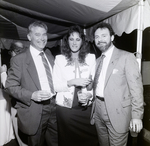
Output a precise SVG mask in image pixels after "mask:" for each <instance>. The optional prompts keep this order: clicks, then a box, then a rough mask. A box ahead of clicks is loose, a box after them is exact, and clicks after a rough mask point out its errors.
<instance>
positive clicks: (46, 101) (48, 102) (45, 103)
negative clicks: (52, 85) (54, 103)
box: [41, 95, 56, 105]
mask: <svg viewBox="0 0 150 146" xmlns="http://www.w3.org/2000/svg"><path fill="white" fill-rule="evenodd" d="M55 97H56V96H55V95H54V96H53V97H51V98H50V99H48V100H43V101H41V104H43V105H47V104H50V101H51V100H54V99H55Z"/></svg>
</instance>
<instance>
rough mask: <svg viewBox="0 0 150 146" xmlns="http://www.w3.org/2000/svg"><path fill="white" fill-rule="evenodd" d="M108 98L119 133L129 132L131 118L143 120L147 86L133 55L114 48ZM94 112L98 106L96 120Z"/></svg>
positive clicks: (107, 79) (106, 96)
mask: <svg viewBox="0 0 150 146" xmlns="http://www.w3.org/2000/svg"><path fill="white" fill-rule="evenodd" d="M98 60H99V58H98V59H97V62H99V61H98ZM97 65H98V64H97ZM97 65H96V68H97ZM94 96H95V91H94ZM104 98H105V103H106V109H107V112H108V116H109V118H110V121H111V123H112V125H113V127H114V129H115V130H116V131H117V132H118V133H124V132H126V131H128V130H129V123H130V120H131V118H133V119H142V117H143V112H144V108H143V85H142V80H141V74H140V72H139V67H138V63H137V61H136V58H135V56H134V54H133V53H129V52H127V51H123V50H119V49H117V48H114V51H113V54H112V57H111V59H110V63H109V65H108V69H107V73H106V79H105V87H104ZM94 102H95V101H94ZM94 108H95V103H94V104H93V109H92V116H93V111H94ZM91 123H92V124H93V123H94V117H92V120H91Z"/></svg>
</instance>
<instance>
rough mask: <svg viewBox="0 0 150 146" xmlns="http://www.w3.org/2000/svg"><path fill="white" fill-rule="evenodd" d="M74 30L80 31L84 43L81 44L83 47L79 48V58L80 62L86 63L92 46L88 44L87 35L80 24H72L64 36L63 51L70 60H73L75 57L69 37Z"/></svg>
mask: <svg viewBox="0 0 150 146" xmlns="http://www.w3.org/2000/svg"><path fill="white" fill-rule="evenodd" d="M74 32H78V33H79V36H80V38H81V39H82V44H81V48H80V50H79V55H78V60H79V63H84V62H85V57H86V55H87V54H88V53H89V52H90V48H89V46H88V42H86V41H85V35H84V32H83V29H82V28H81V27H80V26H78V25H75V26H71V27H70V28H69V30H68V33H67V34H66V35H65V36H64V37H63V40H62V46H61V53H62V54H63V55H64V56H65V57H66V58H67V60H68V62H71V61H72V59H73V58H72V51H71V49H70V47H69V43H68V38H69V37H70V35H71V34H72V33H74Z"/></svg>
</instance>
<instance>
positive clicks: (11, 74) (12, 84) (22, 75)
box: [6, 49, 54, 135]
mask: <svg viewBox="0 0 150 146" xmlns="http://www.w3.org/2000/svg"><path fill="white" fill-rule="evenodd" d="M45 54H46V55H47V58H48V59H49V62H50V64H51V66H52V67H53V65H54V57H53V56H52V54H51V52H50V51H49V50H48V49H47V50H46V51H45ZM38 90H41V87H40V82H39V78H38V74H37V71H36V67H35V64H34V61H33V59H32V56H31V53H30V51H29V49H27V50H26V51H25V52H23V53H21V54H19V55H16V56H15V57H14V58H13V60H12V62H11V67H10V69H9V71H8V77H7V81H6V91H7V92H8V93H9V94H10V95H12V96H13V98H15V99H16V106H15V108H17V114H18V126H19V129H20V130H21V131H22V132H23V133H25V134H28V135H33V134H35V133H36V131H37V130H38V127H39V124H40V121H41V113H42V104H39V103H37V102H34V101H33V100H31V96H32V93H33V92H34V91H38Z"/></svg>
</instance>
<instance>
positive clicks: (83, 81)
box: [68, 78, 92, 87]
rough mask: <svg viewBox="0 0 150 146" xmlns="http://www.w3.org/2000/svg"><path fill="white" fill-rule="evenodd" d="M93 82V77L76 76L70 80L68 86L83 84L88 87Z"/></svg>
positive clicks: (82, 85)
mask: <svg viewBox="0 0 150 146" xmlns="http://www.w3.org/2000/svg"><path fill="white" fill-rule="evenodd" d="M91 82H92V79H90V78H76V79H72V80H69V81H68V86H69V87H71V86H81V87H86V86H87V85H89V84H90V83H91Z"/></svg>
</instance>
